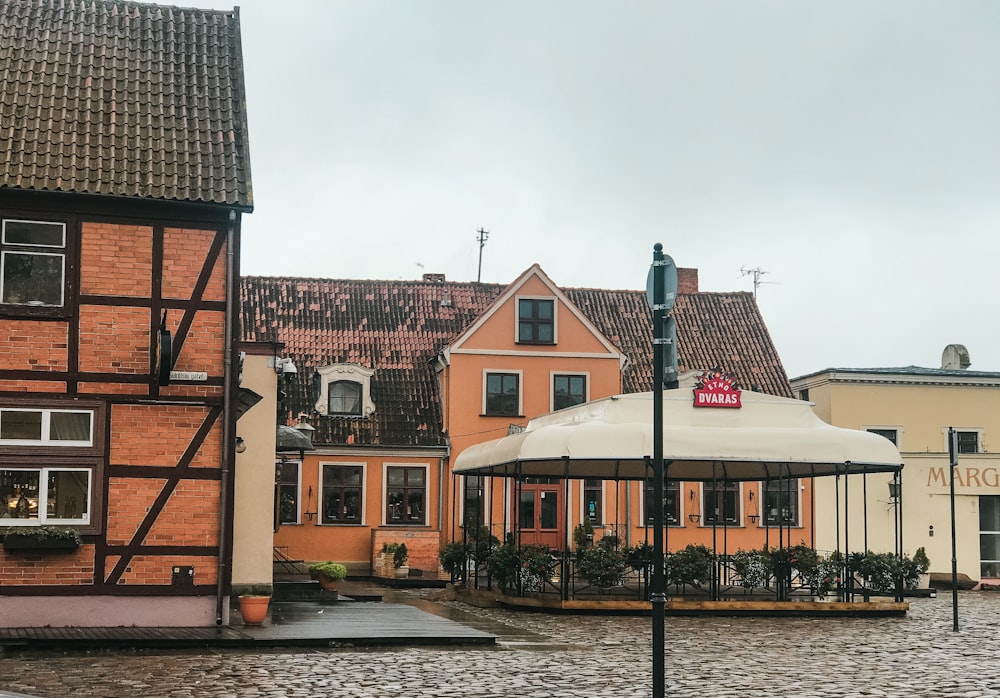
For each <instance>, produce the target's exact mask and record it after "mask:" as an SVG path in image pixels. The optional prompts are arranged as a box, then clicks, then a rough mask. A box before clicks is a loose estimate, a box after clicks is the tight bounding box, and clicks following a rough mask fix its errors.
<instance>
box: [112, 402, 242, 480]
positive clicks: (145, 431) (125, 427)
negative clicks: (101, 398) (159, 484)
mask: <svg viewBox="0 0 1000 698" xmlns="http://www.w3.org/2000/svg"><path fill="white" fill-rule="evenodd" d="M207 414H208V408H207V407H200V406H190V407H188V406H184V405H115V406H114V407H113V408H112V410H111V464H112V465H177V463H178V461H180V458H181V455H182V454H183V453H184V451H185V450H186V449H187V448H188V446H189V445H190V443H191V440H192V439H193V438H194V435H195V433H196V432H197V431H198V429H199V428H200V427H201V425H202V422H203V421H204V420H205V417H206V415H207ZM220 429H221V427H220V425H219V424H218V423H216V425H215V426H214V428H213V433H211V434H209V437H208V439H207V441H206V444H205V445H204V446H203V447H202V449H201V451H200V452H199V453H198V455H197V456H196V458H195V460H196V461H198V463H197V464H199V465H206V466H214V467H218V466H219V461H220V457H221V446H222V439H221V436H220V435H219V433H220Z"/></svg>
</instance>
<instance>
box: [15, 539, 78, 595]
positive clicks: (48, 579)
mask: <svg viewBox="0 0 1000 698" xmlns="http://www.w3.org/2000/svg"><path fill="white" fill-rule="evenodd" d="M93 583H94V546H93V545H82V546H80V548H78V549H77V550H76V551H75V552H73V553H60V554H59V555H42V554H40V553H8V552H5V551H4V550H3V548H2V547H0V587H7V586H15V585H23V586H35V585H43V584H60V585H62V584H93ZM7 603H12V602H11V601H9V600H8V601H7Z"/></svg>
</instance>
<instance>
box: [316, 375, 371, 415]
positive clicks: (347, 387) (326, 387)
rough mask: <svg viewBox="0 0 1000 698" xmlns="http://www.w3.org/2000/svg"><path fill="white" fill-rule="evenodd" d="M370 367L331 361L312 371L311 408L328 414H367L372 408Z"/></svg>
mask: <svg viewBox="0 0 1000 698" xmlns="http://www.w3.org/2000/svg"><path fill="white" fill-rule="evenodd" d="M374 374H375V371H374V369H370V368H365V367H363V366H358V365H357V364H333V365H331V366H324V367H323V368H320V369H318V370H317V371H316V375H315V377H314V380H315V381H316V384H317V385H316V387H317V388H318V390H317V396H316V404H315V409H316V412H318V413H319V414H324V415H329V416H331V417H369V416H371V415H372V414H373V413H374V412H375V403H374V402H373V401H372V397H371V377H372V376H373V375H374Z"/></svg>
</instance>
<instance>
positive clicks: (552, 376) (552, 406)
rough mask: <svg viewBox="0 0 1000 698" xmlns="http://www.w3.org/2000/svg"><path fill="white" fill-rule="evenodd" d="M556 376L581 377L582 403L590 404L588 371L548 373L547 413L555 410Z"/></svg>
mask: <svg viewBox="0 0 1000 698" xmlns="http://www.w3.org/2000/svg"><path fill="white" fill-rule="evenodd" d="M556 376H583V377H584V378H585V379H586V380H585V381H584V384H583V401H584V402H590V371H549V412H555V410H556Z"/></svg>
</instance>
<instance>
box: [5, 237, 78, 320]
mask: <svg viewBox="0 0 1000 698" xmlns="http://www.w3.org/2000/svg"><path fill="white" fill-rule="evenodd" d="M8 223H37V224H42V225H53V226H59V227H60V228H61V229H62V244H60V245H45V244H40V243H23V242H17V243H15V242H9V241H8V240H7V224H8ZM0 245H2V249H0V304H2V305H7V306H15V307H26V308H31V307H39V308H64V307H66V265H67V263H68V254H67V245H66V223H64V222H62V221H42V220H29V219H23V218H4V219H3V221H2V223H0ZM36 249H37V250H61V252H42V251H37V252H36V251H34V250H36ZM8 254H18V255H31V256H35V257H58V258H60V259H61V260H62V265H61V266H62V269H61V273H60V275H59V303H55V304H50V303H41V302H35V301H32V302H28V303H8V302H6V301H4V300H3V294H4V287H5V281H6V278H7V255H8Z"/></svg>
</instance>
